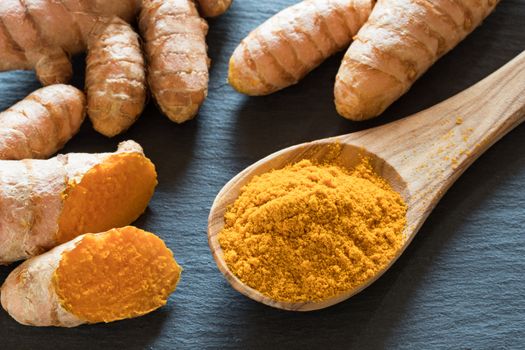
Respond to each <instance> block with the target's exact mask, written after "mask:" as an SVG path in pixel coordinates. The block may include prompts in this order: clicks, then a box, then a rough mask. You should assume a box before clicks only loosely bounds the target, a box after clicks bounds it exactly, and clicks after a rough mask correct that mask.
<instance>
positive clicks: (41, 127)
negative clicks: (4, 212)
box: [0, 85, 86, 172]
mask: <svg viewBox="0 0 525 350" xmlns="http://www.w3.org/2000/svg"><path fill="white" fill-rule="evenodd" d="M85 106H86V101H85V98H84V94H83V93H82V92H81V91H80V90H78V89H77V88H75V87H73V86H70V85H50V86H47V87H44V88H41V89H39V90H36V91H35V92H33V93H31V94H29V95H28V96H27V97H26V98H25V99H23V100H22V101H20V102H18V103H16V104H15V105H13V106H12V107H11V108H9V109H7V110H6V111H4V112H2V113H0V159H12V160H14V159H24V158H47V157H49V156H51V155H53V154H54V153H56V152H57V151H58V150H59V149H61V148H62V147H63V146H64V144H65V143H66V142H67V141H69V139H71V137H73V135H75V134H76V133H77V132H78V130H79V128H80V125H81V124H82V121H83V120H84V116H85ZM0 172H1V170H0Z"/></svg>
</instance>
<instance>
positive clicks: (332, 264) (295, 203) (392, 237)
mask: <svg viewBox="0 0 525 350" xmlns="http://www.w3.org/2000/svg"><path fill="white" fill-rule="evenodd" d="M224 219H225V226H224V228H223V230H222V231H221V232H220V233H219V243H220V245H221V247H222V250H223V252H224V259H225V261H226V263H227V265H228V267H229V268H230V270H231V271H232V272H233V273H234V274H235V275H236V276H237V277H238V278H239V279H240V280H241V281H243V282H244V283H245V284H247V285H249V286H250V287H252V288H254V289H256V290H258V291H259V292H261V293H262V294H265V295H267V296H269V297H270V298H272V299H274V300H277V301H283V302H304V301H319V300H323V299H327V298H330V297H333V296H336V295H338V294H341V293H343V292H346V291H349V290H352V289H354V288H356V287H359V286H360V285H362V284H363V283H365V282H367V280H369V279H370V278H371V277H373V276H374V275H376V274H377V273H378V272H379V271H380V270H382V269H383V268H385V267H386V266H387V265H388V264H389V263H390V262H391V260H392V259H393V258H394V257H395V256H396V254H397V253H398V251H399V249H400V248H401V246H402V243H403V230H404V228H405V224H406V205H405V203H404V202H403V199H402V197H401V195H400V194H399V193H397V192H395V191H394V190H393V189H392V188H391V187H390V186H389V185H388V184H387V183H386V181H385V180H383V179H382V178H381V177H379V176H378V175H377V174H375V173H374V171H373V169H372V167H371V166H370V164H369V162H368V161H367V160H364V161H363V162H362V163H361V164H359V165H358V166H357V167H356V168H355V169H353V170H352V171H348V170H345V169H343V168H341V167H339V166H336V165H318V164H314V163H312V162H311V161H309V160H303V161H301V162H299V163H296V164H293V165H289V166H287V167H285V168H283V169H279V170H273V171H270V172H268V173H265V174H263V175H260V176H256V177H254V178H253V179H252V180H251V182H249V183H248V184H247V185H246V186H245V187H244V188H243V189H242V190H241V193H240V195H239V197H238V198H237V200H236V201H235V202H234V203H233V205H231V206H230V207H229V208H228V210H227V212H226V214H225V217H224Z"/></svg>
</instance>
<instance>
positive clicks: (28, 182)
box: [0, 141, 157, 264]
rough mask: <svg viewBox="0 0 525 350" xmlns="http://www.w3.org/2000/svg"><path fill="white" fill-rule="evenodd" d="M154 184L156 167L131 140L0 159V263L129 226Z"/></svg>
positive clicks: (137, 214) (138, 214) (136, 216)
mask: <svg viewBox="0 0 525 350" xmlns="http://www.w3.org/2000/svg"><path fill="white" fill-rule="evenodd" d="M156 185H157V174H156V172H155V166H154V165H153V164H152V163H151V161H150V160H149V159H148V158H146V157H145V156H144V153H143V151H142V148H141V147H140V146H139V145H138V144H137V143H135V142H133V141H126V142H122V143H121V144H120V145H119V147H118V150H117V151H116V152H114V153H99V154H89V153H69V154H65V155H58V156H56V157H54V158H51V159H48V160H34V159H29V160H17V161H13V160H2V161H0V208H2V210H1V211H0V222H1V223H2V224H1V225H0V264H2V263H3V264H6V263H10V262H13V261H16V260H21V259H25V258H28V257H31V256H35V255H38V254H40V253H42V252H44V251H46V250H48V249H50V248H52V247H54V246H56V245H58V244H60V243H63V242H67V241H69V240H71V239H73V238H75V237H76V236H77V235H80V234H83V233H87V232H101V231H105V230H109V229H110V228H113V227H120V226H125V225H129V224H130V223H131V222H133V221H134V220H136V219H137V218H138V217H139V216H140V214H142V213H143V212H144V210H145V209H146V207H147V205H148V202H149V200H150V198H151V196H152V195H153V191H154V189H155V186H156Z"/></svg>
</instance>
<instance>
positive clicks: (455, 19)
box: [334, 0, 498, 120]
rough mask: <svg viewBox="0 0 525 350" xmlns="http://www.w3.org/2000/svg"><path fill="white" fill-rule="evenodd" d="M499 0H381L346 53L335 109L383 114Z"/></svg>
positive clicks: (354, 115) (349, 114) (353, 115)
mask: <svg viewBox="0 0 525 350" xmlns="http://www.w3.org/2000/svg"><path fill="white" fill-rule="evenodd" d="M497 3H498V0H481V1H478V0H464V1H450V0H436V1H428V0H424V1H416V0H379V1H378V2H377V4H376V5H375V7H374V10H373V11H372V14H371V15H370V18H369V19H368V21H367V22H366V24H365V25H364V26H363V28H361V30H359V33H357V36H356V37H355V38H354V42H353V43H352V45H350V48H349V49H348V51H347V52H346V55H345V57H344V59H343V62H342V64H341V67H340V69H339V72H338V74H337V78H336V83H335V89H334V92H335V104H336V107H337V111H338V112H339V114H341V115H342V116H344V117H345V118H348V119H352V120H363V119H369V118H372V117H375V116H377V115H379V114H381V113H382V112H383V111H384V110H385V109H386V108H387V107H388V106H389V105H390V104H391V103H392V102H394V101H395V100H397V99H398V98H399V97H400V96H401V95H403V94H404V93H405V92H406V91H407V90H408V89H409V88H410V86H412V84H413V83H414V81H415V80H416V79H417V78H419V77H420V76H421V74H423V73H424V72H425V71H426V70H427V69H428V68H429V67H430V66H431V65H432V64H433V63H434V62H435V61H436V60H437V59H438V58H439V57H441V56H443V55H444V54H445V53H447V52H448V51H449V50H451V49H452V48H453V47H454V46H456V45H457V44H458V43H459V42H460V41H461V40H463V38H465V37H466V36H467V35H468V34H469V33H470V32H471V31H472V30H474V28H476V27H477V26H478V25H480V24H481V22H482V20H483V19H484V18H485V17H486V16H488V15H489V14H490V12H491V11H492V10H493V9H494V7H495V6H496V4H497Z"/></svg>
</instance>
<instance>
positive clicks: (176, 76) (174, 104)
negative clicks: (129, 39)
mask: <svg viewBox="0 0 525 350" xmlns="http://www.w3.org/2000/svg"><path fill="white" fill-rule="evenodd" d="M139 27H140V30H141V33H142V37H143V39H144V41H145V50H146V57H147V62H148V83H149V86H150V89H151V92H152V94H153V97H154V98H155V100H156V101H157V104H158V105H159V107H160V109H161V110H162V112H163V113H164V114H166V115H167V116H168V117H169V118H170V119H171V120H172V121H174V122H177V123H182V122H184V121H186V120H188V119H191V118H193V117H194V116H195V115H196V114H197V112H198V110H199V107H200V105H201V104H202V102H203V101H204V99H205V98H206V95H207V93H208V65H209V60H208V56H207V46H206V41H205V37H206V34H207V31H208V25H207V23H206V21H205V20H203V19H202V18H201V17H200V16H199V13H198V12H197V8H196V7H195V4H194V3H193V0H164V1H163V0H144V1H143V4H142V9H141V12H140V18H139Z"/></svg>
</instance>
